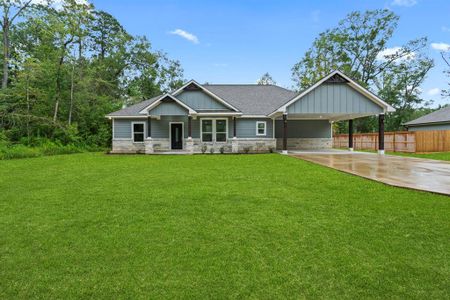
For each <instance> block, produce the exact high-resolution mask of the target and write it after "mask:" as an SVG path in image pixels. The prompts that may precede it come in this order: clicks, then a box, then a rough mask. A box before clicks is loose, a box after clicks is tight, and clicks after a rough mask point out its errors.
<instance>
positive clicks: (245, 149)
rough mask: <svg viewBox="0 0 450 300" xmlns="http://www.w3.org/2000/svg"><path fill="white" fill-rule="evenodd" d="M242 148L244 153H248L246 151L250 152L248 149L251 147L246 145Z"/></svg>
mask: <svg viewBox="0 0 450 300" xmlns="http://www.w3.org/2000/svg"><path fill="white" fill-rule="evenodd" d="M243 149H244V153H245V154H248V153H249V152H250V150H251V149H252V147H250V146H246V147H244V148H243Z"/></svg>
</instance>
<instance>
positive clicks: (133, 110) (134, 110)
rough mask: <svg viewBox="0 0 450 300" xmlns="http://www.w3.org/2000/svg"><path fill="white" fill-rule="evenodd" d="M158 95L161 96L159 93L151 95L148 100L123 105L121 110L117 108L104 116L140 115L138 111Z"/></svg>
mask: <svg viewBox="0 0 450 300" xmlns="http://www.w3.org/2000/svg"><path fill="white" fill-rule="evenodd" d="M159 97H161V95H160V96H156V97H153V98H151V99H148V100H144V101H142V102H139V103H136V104H134V105H131V106H128V107H125V108H123V109H121V110H118V111H115V112H112V113H110V114H107V115H106V116H108V117H109V116H112V117H113V116H118V117H120V116H142V115H140V114H139V112H140V111H141V110H143V109H144V108H145V107H146V106H148V105H150V104H152V103H153V102H154V101H156V100H157V99H158V98H159Z"/></svg>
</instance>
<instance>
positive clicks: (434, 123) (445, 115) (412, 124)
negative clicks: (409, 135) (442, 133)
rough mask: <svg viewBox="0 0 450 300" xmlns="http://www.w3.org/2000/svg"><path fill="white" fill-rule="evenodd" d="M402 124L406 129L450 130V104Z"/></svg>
mask: <svg viewBox="0 0 450 300" xmlns="http://www.w3.org/2000/svg"><path fill="white" fill-rule="evenodd" d="M403 125H404V126H405V127H406V128H407V129H408V131H424V130H450V105H448V106H446V107H444V108H441V109H439V110H437V111H434V112H432V113H429V114H428V115H425V116H422V117H420V118H418V119H415V120H412V121H409V122H407V123H405V124H403Z"/></svg>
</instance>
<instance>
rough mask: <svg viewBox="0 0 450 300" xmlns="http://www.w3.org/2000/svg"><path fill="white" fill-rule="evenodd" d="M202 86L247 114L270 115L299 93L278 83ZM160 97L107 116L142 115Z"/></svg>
mask: <svg viewBox="0 0 450 300" xmlns="http://www.w3.org/2000/svg"><path fill="white" fill-rule="evenodd" d="M202 86H203V87H204V88H206V89H207V90H209V91H210V92H212V93H213V94H215V95H216V96H218V97H220V98H222V99H223V100H225V101H226V102H228V103H229V104H231V105H232V106H234V107H236V108H237V109H239V111H240V112H242V113H243V114H245V115H268V114H270V113H271V112H273V111H274V110H276V109H277V108H279V107H280V106H281V105H283V104H284V103H286V102H288V101H289V100H290V99H292V98H293V97H294V96H296V95H297V93H296V92H293V91H290V90H288V89H285V88H282V87H279V86H276V85H257V84H205V85H202ZM159 97H160V96H157V97H153V98H151V99H149V100H145V101H142V102H140V103H137V104H134V105H132V106H129V107H126V108H124V109H121V110H118V111H115V112H113V113H110V114H108V115H107V116H140V114H139V111H141V110H142V109H144V108H145V107H146V106H148V105H150V104H151V103H153V102H154V101H156V100H157V99H158V98H159ZM199 111H201V110H199Z"/></svg>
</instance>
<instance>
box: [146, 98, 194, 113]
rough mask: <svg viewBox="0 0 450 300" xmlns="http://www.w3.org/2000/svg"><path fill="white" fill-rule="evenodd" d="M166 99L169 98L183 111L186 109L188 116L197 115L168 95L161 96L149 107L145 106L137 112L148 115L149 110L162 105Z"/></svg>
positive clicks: (191, 109)
mask: <svg viewBox="0 0 450 300" xmlns="http://www.w3.org/2000/svg"><path fill="white" fill-rule="evenodd" d="M166 97H169V98H170V99H172V100H173V101H175V102H177V103H178V104H179V105H180V106H182V107H184V108H185V109H187V110H188V111H189V114H196V113H197V112H196V111H195V110H194V109H193V108H191V107H189V106H187V105H186V104H184V103H183V102H181V101H180V100H178V99H177V98H175V97H174V96H172V95H170V94H164V95H162V96H161V97H159V98H158V99H157V100H155V101H153V102H152V103H151V104H150V105H147V106H146V107H145V108H143V109H141V110H140V111H139V113H140V114H148V111H149V110H151V109H153V108H155V107H157V106H158V105H160V104H161V103H162V100H163V99H165V98H166Z"/></svg>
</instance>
